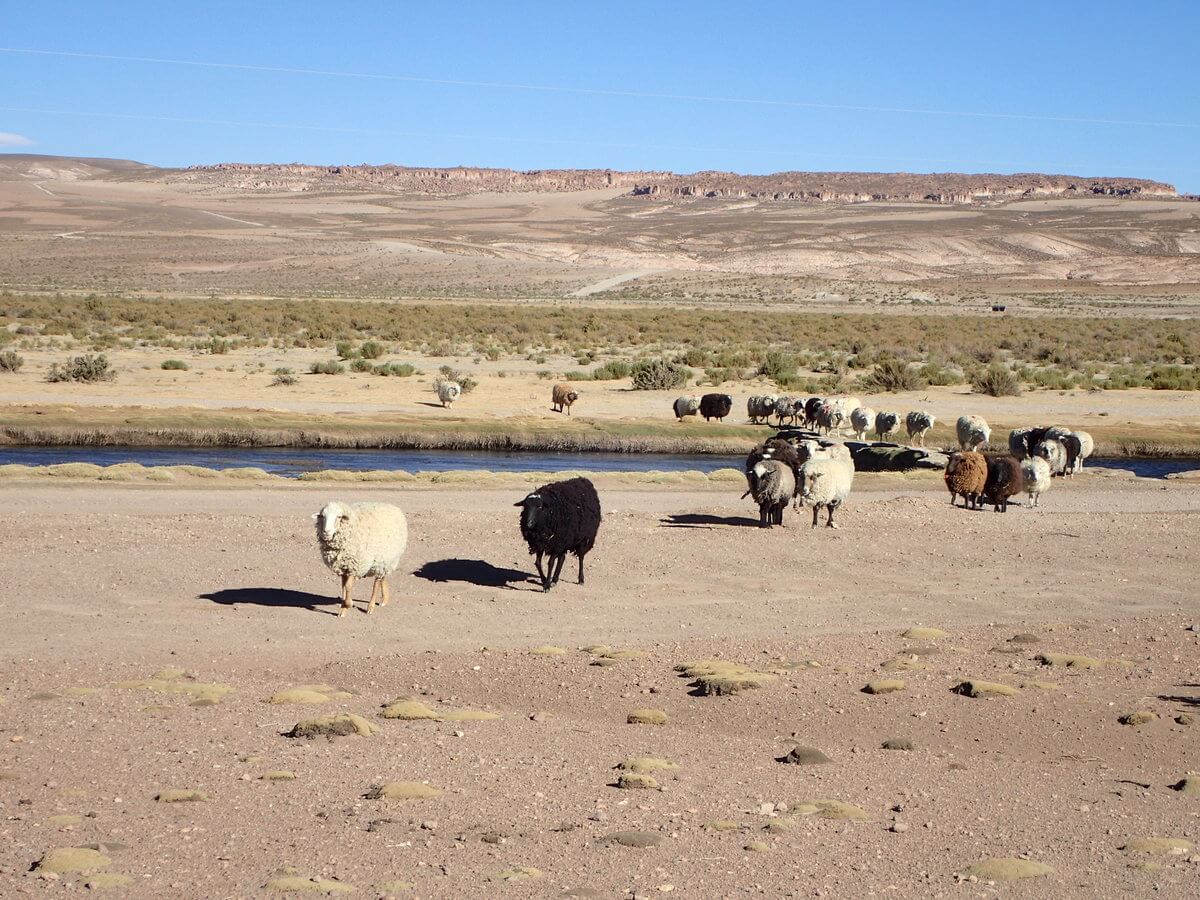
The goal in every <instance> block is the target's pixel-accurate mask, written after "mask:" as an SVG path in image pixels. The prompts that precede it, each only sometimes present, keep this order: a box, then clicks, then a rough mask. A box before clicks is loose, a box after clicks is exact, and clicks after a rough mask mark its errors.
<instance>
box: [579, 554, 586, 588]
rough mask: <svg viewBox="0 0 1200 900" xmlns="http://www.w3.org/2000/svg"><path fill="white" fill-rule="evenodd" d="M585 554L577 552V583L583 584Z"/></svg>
mask: <svg viewBox="0 0 1200 900" xmlns="http://www.w3.org/2000/svg"><path fill="white" fill-rule="evenodd" d="M585 555H586V554H583V553H580V554H579V583H580V584H583V557H584V556H585Z"/></svg>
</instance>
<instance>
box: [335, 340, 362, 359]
mask: <svg viewBox="0 0 1200 900" xmlns="http://www.w3.org/2000/svg"><path fill="white" fill-rule="evenodd" d="M333 349H334V352H335V353H337V355H338V359H354V358H355V357H357V356H358V350H357V349H356V348H355V346H354V341H338V342H337V343H336V344H334V347H333Z"/></svg>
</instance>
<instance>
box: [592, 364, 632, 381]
mask: <svg viewBox="0 0 1200 900" xmlns="http://www.w3.org/2000/svg"><path fill="white" fill-rule="evenodd" d="M632 373H633V366H632V365H630V364H629V363H628V362H626V361H625V360H623V359H610V360H609V361H608V362H606V363H604V365H601V366H597V367H596V368H594V369H593V370H592V381H615V380H617V379H619V378H628V377H629V376H630V375H631V374H632Z"/></svg>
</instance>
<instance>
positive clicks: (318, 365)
mask: <svg viewBox="0 0 1200 900" xmlns="http://www.w3.org/2000/svg"><path fill="white" fill-rule="evenodd" d="M308 371H309V372H310V373H311V374H313V375H341V374H342V373H343V372H345V371H346V367H345V366H343V365H342V364H341V363H340V362H338V361H337V360H336V359H327V360H325V362H315V363H313V364H312V365H311V366H309V367H308Z"/></svg>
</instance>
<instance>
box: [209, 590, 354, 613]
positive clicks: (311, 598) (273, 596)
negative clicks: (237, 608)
mask: <svg viewBox="0 0 1200 900" xmlns="http://www.w3.org/2000/svg"><path fill="white" fill-rule="evenodd" d="M200 599H201V600H211V601H212V602H213V603H220V604H223V605H225V606H233V605H234V604H235V603H251V604H254V605H255V606H273V607H285V606H290V607H292V608H293V609H308V610H312V611H313V612H323V613H328V614H329V615H337V613H336V612H334V611H333V610H332V609H322V607H325V606H336V605H338V604H340V603H341V600H340V599H339V598H337V597H329V596H326V595H324V594H310V593H309V592H308V591H292V590H288V589H287V588H226V589H225V590H221V591H212V592H210V593H207V594H201V595H200Z"/></svg>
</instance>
